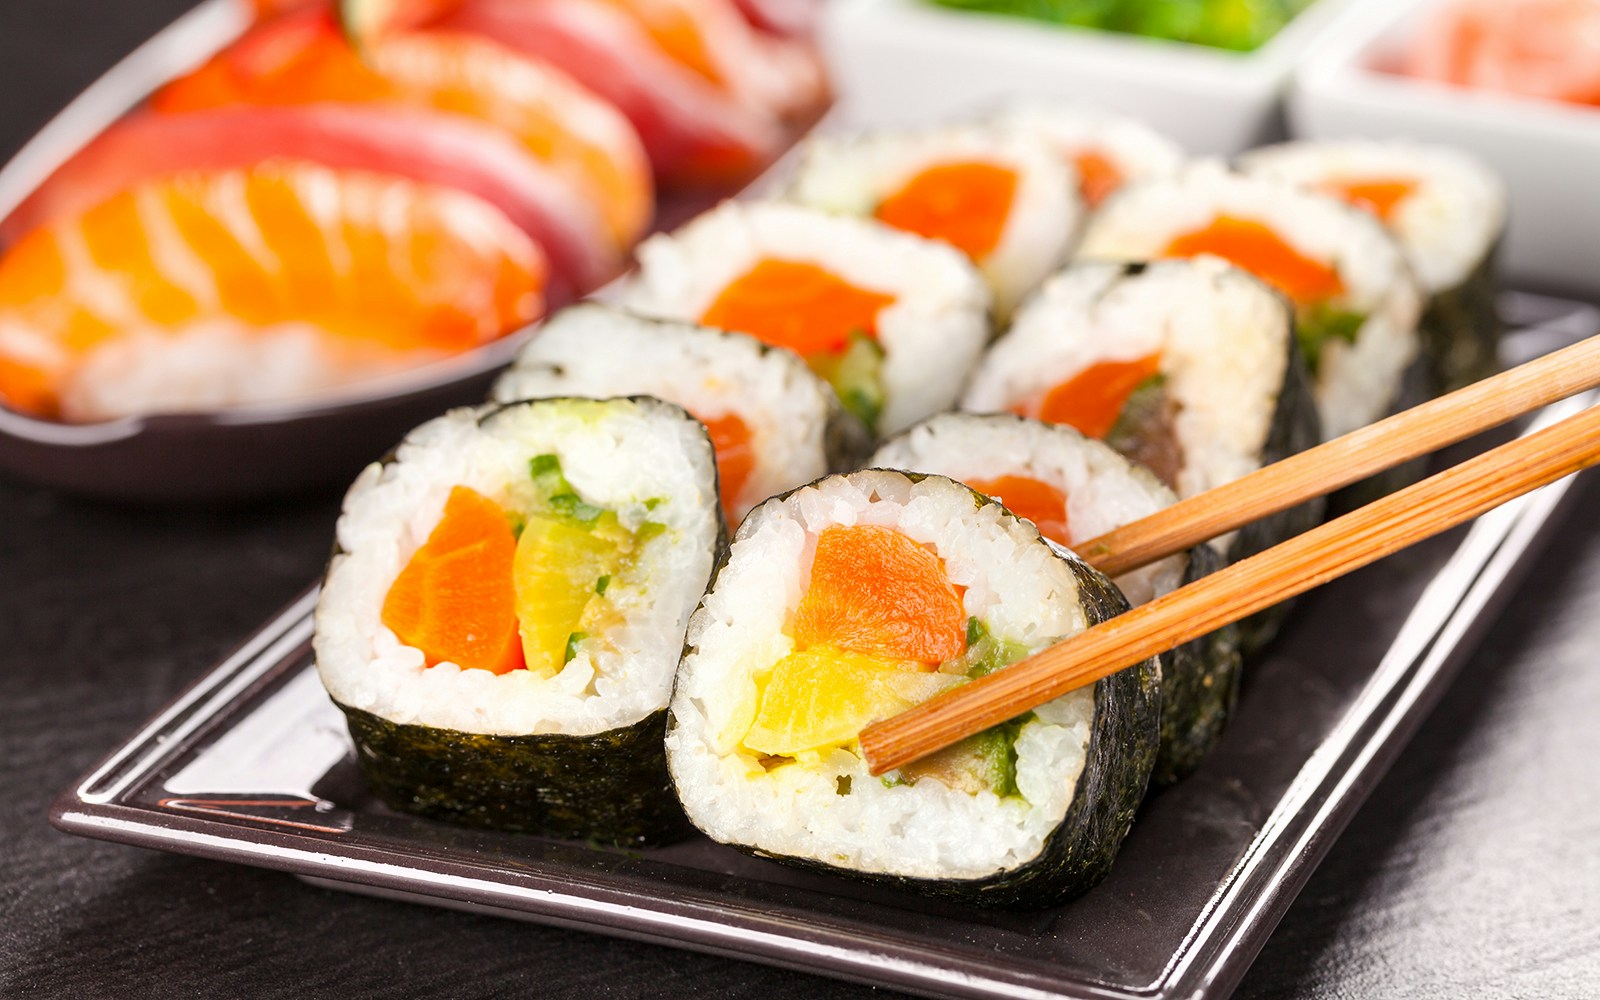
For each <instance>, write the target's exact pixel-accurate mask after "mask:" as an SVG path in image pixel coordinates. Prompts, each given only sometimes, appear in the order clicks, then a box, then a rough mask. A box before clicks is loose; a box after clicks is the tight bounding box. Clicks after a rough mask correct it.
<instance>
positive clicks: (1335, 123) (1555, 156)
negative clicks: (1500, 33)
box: [1289, 0, 1600, 299]
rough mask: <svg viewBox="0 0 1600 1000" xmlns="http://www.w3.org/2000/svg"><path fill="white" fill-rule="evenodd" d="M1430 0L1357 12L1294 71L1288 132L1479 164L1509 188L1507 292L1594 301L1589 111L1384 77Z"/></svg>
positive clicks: (1596, 131)
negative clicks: (1435, 149)
mask: <svg viewBox="0 0 1600 1000" xmlns="http://www.w3.org/2000/svg"><path fill="white" fill-rule="evenodd" d="M1438 2H1439V0H1424V2H1421V3H1417V2H1406V3H1392V4H1389V5H1382V6H1376V7H1367V8H1365V9H1363V10H1362V11H1361V12H1360V13H1359V16H1357V17H1353V18H1351V19H1349V20H1346V21H1344V22H1343V23H1341V24H1339V25H1337V26H1336V29H1335V30H1333V31H1330V33H1329V37H1328V38H1327V39H1326V40H1325V41H1324V42H1323V43H1322V44H1321V45H1319V46H1318V47H1317V50H1316V52H1315V53H1313V54H1312V55H1311V56H1310V57H1309V58H1308V59H1307V60H1306V62H1305V64H1304V65H1303V66H1302V67H1301V68H1300V71H1299V72H1298V74H1296V79H1295V83H1294V87H1293V89H1292V91H1291V93H1290V96H1289V124H1290V130H1291V132H1292V133H1293V134H1294V135H1296V136H1297V137H1304V138H1318V139H1323V138H1337V137H1345V136H1365V137H1368V138H1391V137H1392V138H1410V139H1417V140H1421V141H1426V142H1438V143H1445V144H1448V145H1452V146H1458V147H1460V148H1462V149H1465V150H1468V151H1470V152H1472V153H1474V154H1476V155H1477V156H1479V157H1481V158H1483V160H1484V161H1485V162H1487V163H1488V164H1489V166H1490V167H1492V168H1493V169H1494V170H1495V171H1496V172H1497V173H1499V174H1500V176H1501V177H1503V178H1504V179H1505V181H1506V183H1507V185H1508V186H1509V188H1510V194H1511V206H1510V218H1509V226H1508V229H1507V231H1506V239H1505V244H1504V246H1503V247H1502V255H1503V256H1502V264H1503V267H1504V268H1505V272H1506V275H1507V277H1508V279H1509V280H1510V282H1511V283H1512V284H1515V285H1517V286H1519V287H1525V288H1536V289H1540V290H1545V291H1554V292H1561V293H1564V294H1568V295H1575V296H1581V297H1585V298H1589V299H1594V298H1596V297H1600V109H1595V108H1586V107H1581V106H1577V105H1566V104H1562V103H1560V102H1557V101H1543V100H1537V99H1534V98H1525V97H1517V96H1514V95H1510V94H1499V93H1494V92H1490V91H1481V90H1467V89H1464V88H1460V87H1453V86H1450V85H1447V84H1442V83H1436V82H1433V81H1428V80H1418V79H1414V78H1411V77H1406V76H1400V75H1398V74H1395V73H1389V72H1385V71H1383V70H1382V69H1379V68H1377V67H1381V66H1393V65H1396V64H1397V61H1398V56H1399V53H1400V52H1402V51H1403V50H1404V48H1405V47H1406V45H1407V44H1408V43H1409V41H1410V39H1411V38H1412V37H1413V36H1414V33H1415V31H1416V30H1417V28H1418V26H1419V24H1420V23H1421V21H1422V20H1423V18H1424V17H1425V16H1426V15H1427V13H1428V11H1430V10H1431V9H1432V8H1433V7H1435V6H1436V5H1437V3H1438Z"/></svg>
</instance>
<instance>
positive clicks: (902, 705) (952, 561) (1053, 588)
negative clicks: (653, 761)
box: [666, 470, 1160, 907]
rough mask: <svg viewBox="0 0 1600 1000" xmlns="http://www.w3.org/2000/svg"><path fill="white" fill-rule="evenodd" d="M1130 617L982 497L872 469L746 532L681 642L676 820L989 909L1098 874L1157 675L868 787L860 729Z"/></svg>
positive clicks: (799, 493) (783, 504)
mask: <svg viewBox="0 0 1600 1000" xmlns="http://www.w3.org/2000/svg"><path fill="white" fill-rule="evenodd" d="M1126 607H1127V604H1126V602H1125V601H1124V599H1123V597H1122V595H1121V594H1120V593H1119V592H1118V591H1117V589H1116V587H1115V586H1114V585H1113V584H1111V583H1110V581H1108V580H1106V579H1105V577H1103V576H1101V575H1100V574H1099V573H1097V572H1095V571H1094V570H1092V569H1090V568H1089V567H1088V566H1087V565H1086V564H1084V563H1082V562H1081V561H1079V560H1078V559H1077V558H1076V557H1073V556H1071V555H1070V554H1067V553H1062V552H1057V551H1056V550H1054V549H1052V548H1051V547H1050V545H1049V544H1048V543H1047V542H1045V541H1044V540H1043V539H1042V538H1041V537H1040V536H1039V533H1038V531H1036V530H1035V529H1034V527H1033V526H1032V525H1031V524H1029V523H1028V522H1026V521H1023V520H1020V519H1019V518H1017V517H1015V516H1013V515H1012V514H1010V513H1009V512H1007V511H1006V510H1005V508H1004V507H1002V506H1000V505H999V504H997V503H995V502H993V501H992V500H990V499H989V498H988V497H985V496H982V495H981V494H978V493H975V492H973V491H972V490H970V489H968V488H967V487H965V486H962V485H960V484H959V483H955V482H953V481H951V480H949V479H945V478H943V477H940V476H920V475H916V474H910V473H903V472H895V471H886V470H868V471H864V472H855V473H850V474H847V475H843V476H831V477H829V478H826V479H822V480H819V481H817V482H816V483H813V484H811V485H809V486H805V487H802V488H800V489H799V490H796V491H794V492H793V493H790V494H788V495H787V496H783V497H775V498H773V499H771V500H768V501H767V502H766V503H764V504H762V505H761V506H759V507H757V508H756V509H755V510H754V511H752V512H751V513H750V516H749V517H747V518H746V519H745V521H744V524H742V525H741V526H740V528H739V532H738V535H737V537H736V538H735V539H734V542H733V546H732V549H731V551H730V554H729V556H728V559H727V561H726V563H724V564H723V565H722V567H721V568H720V569H719V570H718V573H717V576H716V579H715V582H714V584H713V586H712V588H711V590H710V591H709V592H708V593H707V594H706V596H705V599H704V600H703V601H702V603H701V606H700V608H699V610H697V611H696V612H695V615H694V617H693V619H691V622H690V626H689V635H688V639H687V644H686V646H685V652H684V657H683V662H682V663H681V664H680V666H679V669H678V678H677V682H676V684H675V686H674V689H673V697H672V706H671V717H670V721H669V723H668V730H667V743H666V745H667V761H668V765H669V767H670V769H671V773H672V779H673V783H674V785H675V787H676V788H677V791H678V796H679V798H680V800H681V801H682V802H683V805H684V809H685V811H686V813H687V814H688V816H689V818H690V820H691V821H692V822H693V823H694V824H695V825H696V826H697V827H699V828H700V829H701V830H702V831H703V832H704V833H705V834H706V835H707V836H709V837H710V838H711V839H713V840H716V841H718V842H721V843H724V844H729V845H732V846H734V847H736V848H738V849H740V850H743V851H746V852H748V853H751V854H755V855H758V856H760V857H765V858H772V859H776V860H780V861H784V862H788V863H792V864H796V865H800V866H802V867H808V868H812V869H819V870H822V871H826V872H831V873H837V874H843V875H848V876H850V877H852V878H857V879H861V880H865V881H868V882H874V883H879V884H887V885H892V886H897V887H902V888H907V889H913V890H918V891H922V892H926V893H930V894H934V895H938V896H944V897H947V898H953V899H956V900H960V901H964V902H970V903H978V904H986V905H992V906H1019V907H1037V906H1050V905H1054V904H1056V903H1059V902H1061V901H1063V900H1065V899H1067V898H1070V897H1071V896H1074V895H1076V894H1078V893H1080V892H1083V891H1084V890H1085V889H1087V888H1089V887H1090V886H1092V885H1093V884H1095V883H1096V882H1097V881H1099V880H1100V879H1101V878H1102V877H1103V876H1104V875H1105V873H1106V871H1107V870H1108V869H1109V868H1110V866H1111V862H1112V860H1113V858H1114V857H1115V855H1116V852H1117V848H1118V845H1119V844H1120V843H1121V841H1122V838H1123V836H1124V835H1125V834H1126V833H1127V831H1128V827H1129V824H1130V823H1131V822H1132V819H1133V814H1134V810H1135V809H1136V808H1137V807H1138V804H1139V801H1140V799H1141V797H1142V796H1143V794H1144V790H1145V786H1146V783H1147V781H1148V778H1149V775H1150V768H1151V764H1152V762H1153V761H1154V759H1155V752H1156V743H1157V739H1158V735H1159V719H1158V716H1159V712H1160V690H1159V686H1158V679H1157V668H1156V665H1155V662H1154V661H1153V660H1147V661H1145V662H1144V663H1142V664H1140V665H1138V666H1136V667H1133V668H1130V669H1128V670H1125V671H1122V672H1120V673H1118V674H1115V675H1113V676H1112V677H1110V678H1107V679H1106V680H1103V681H1101V682H1099V683H1098V684H1095V685H1093V686H1091V687H1086V688H1082V689H1080V690H1077V691H1074V692H1071V693H1069V694H1067V695H1064V696H1062V697H1061V698H1058V699H1056V700H1054V701H1051V702H1049V703H1047V704H1045V705H1043V706H1041V707H1039V708H1038V709H1036V710H1034V711H1033V712H1030V713H1027V714H1026V715H1024V716H1021V717H1019V718H1017V719H1014V720H1012V721H1010V722H1008V723H1005V724H1003V725H1001V726H998V727H995V728H994V729H991V730H988V731H986V732H984V733H982V734H980V735H978V736H975V737H972V738H970V739H968V740H966V741H963V742H962V743H958V744H956V745H955V746H954V747H952V748H950V749H948V750H945V751H941V752H940V753H938V754H935V755H932V756H930V757H929V758H926V759H925V760H923V761H920V762H918V763H916V764H913V765H910V766H908V767H906V768H902V769H900V770H898V771H894V772H890V773H889V774H887V775H884V776H883V777H873V776H871V775H870V774H869V773H868V772H867V766H866V763H865V762H864V761H863V760H862V758H861V756H860V753H859V747H858V745H857V743H856V737H857V734H858V733H859V732H860V730H861V729H862V727H864V726H865V725H867V724H868V723H870V722H872V721H874V720H876V719H881V718H885V717H888V716H891V715H894V714H896V713H898V712H900V711H902V710H904V709H906V708H909V707H911V706H913V705H915V704H917V703H919V702H922V701H924V700H926V699H927V698H930V697H932V696H934V695H936V694H938V693H940V692H943V691H946V690H949V689H950V688H953V687H956V686H958V685H960V684H962V683H964V682H965V681H966V680H967V679H968V678H970V677H975V676H979V675H981V674H984V673H988V672H990V671H993V670H999V669H1004V668H1005V667H1006V666H1007V665H1009V664H1011V663H1014V662H1016V661H1017V660H1020V659H1022V658H1024V657H1025V656H1027V655H1029V654H1030V653H1033V652H1035V651H1037V650H1039V649H1042V648H1044V647H1045V646H1047V645H1050V644H1051V643H1053V642H1056V641H1058V640H1060V639H1062V638H1065V637H1066V636H1069V635H1072V634H1075V633H1077V632H1079V631H1081V630H1083V629H1085V628H1088V627H1089V626H1091V625H1093V624H1095V623H1097V622H1099V621H1102V620H1104V619H1106V618H1108V617H1110V616H1112V615H1115V614H1117V613H1119V612H1121V611H1123V610H1125V609H1126Z"/></svg>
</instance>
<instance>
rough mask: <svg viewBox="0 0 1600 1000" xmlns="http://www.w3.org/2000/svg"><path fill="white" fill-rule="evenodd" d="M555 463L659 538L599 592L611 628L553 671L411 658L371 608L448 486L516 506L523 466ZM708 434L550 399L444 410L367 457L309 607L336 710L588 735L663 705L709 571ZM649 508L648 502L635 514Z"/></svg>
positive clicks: (432, 521)
mask: <svg viewBox="0 0 1600 1000" xmlns="http://www.w3.org/2000/svg"><path fill="white" fill-rule="evenodd" d="M545 454H555V455H558V456H559V457H560V459H561V466H562V472H563V474H564V475H565V476H566V478H567V480H568V481H569V482H570V483H571V484H572V485H573V487H574V488H576V489H577V491H578V492H579V494H580V495H581V496H582V497H583V498H584V499H585V500H586V501H587V502H590V503H593V504H596V505H600V506H604V507H607V508H609V509H612V510H615V511H616V512H617V515H618V519H619V520H620V522H621V523H622V525H623V526H624V527H626V528H628V529H629V530H637V529H638V528H639V527H640V525H641V524H643V523H644V522H645V521H646V520H649V521H652V522H655V523H659V524H663V525H665V527H666V530H665V531H664V532H662V534H661V535H659V536H658V537H657V538H655V539H653V540H651V541H650V542H649V543H647V544H645V545H644V546H643V547H642V549H641V550H640V551H639V553H638V556H637V559H638V562H637V567H636V569H635V570H634V571H632V572H631V573H629V574H628V575H627V576H625V577H623V578H621V579H618V580H614V581H612V584H611V586H610V587H608V588H607V590H606V597H607V598H608V599H609V600H611V601H612V602H613V604H614V605H615V606H616V608H617V609H618V611H619V612H620V613H621V614H620V617H621V619H622V621H623V624H621V625H619V626H616V627H614V628H612V629H611V630H609V631H608V632H607V633H606V635H605V638H606V639H607V640H608V642H607V643H596V642H587V643H583V644H581V645H580V646H579V649H578V654H577V655H576V656H574V657H573V659H572V660H570V661H569V662H568V663H567V664H566V666H565V667H564V668H563V669H562V670H561V671H560V672H559V673H557V674H555V675H554V676H552V677H543V676H540V675H539V674H536V673H534V672H532V671H529V670H513V671H510V672H509V673H506V674H502V675H499V676H496V675H495V674H493V673H491V672H489V671H487V670H476V669H468V670H463V669H461V668H459V667H457V666H456V665H455V664H453V663H449V662H445V663H440V664H438V665H436V666H433V667H427V666H425V664H424V658H423V653H422V651H421V650H420V649H417V648H415V647H412V646H406V645H404V644H402V643H401V642H400V640H399V639H398V638H397V637H396V636H395V634H394V633H393V632H392V631H390V630H389V629H388V628H387V627H386V626H384V625H383V624H382V620H381V619H382V610H383V603H384V599H385V597H386V596H387V594H388V592H389V588H390V587H391V586H392V585H393V583H394V581H395V578H396V577H397V576H398V575H399V574H400V571H401V569H402V568H404V567H405V565H406V563H407V562H408V561H409V560H410V558H411V556H412V554H413V553H414V552H415V551H416V550H417V549H418V548H419V547H420V546H421V545H422V544H423V543H424V542H425V541H426V540H427V538H428V535H429V533H430V532H432V530H433V528H434V527H435V525H436V524H437V523H438V521H439V517H440V513H441V511H442V510H443V509H444V504H445V500H446V499H447V498H448V496H449V494H450V491H451V489H452V487H455V486H458V485H459V486H468V487H471V488H472V489H474V490H477V491H478V492H480V493H483V494H484V495H486V496H489V497H491V498H495V499H497V500H500V501H502V502H504V503H505V504H506V505H507V507H508V509H510V510H516V509H519V506H520V505H519V502H518V500H519V497H521V498H522V501H523V502H524V503H526V502H527V501H529V500H531V496H530V495H529V494H531V491H532V489H533V486H532V482H531V479H530V477H529V461H530V460H531V459H532V458H533V457H535V456H538V455H545ZM712 463H713V459H712V454H711V446H710V443H709V442H708V441H707V440H706V437H705V430H704V428H702V427H701V425H700V424H699V423H697V422H696V421H694V420H692V419H691V418H689V417H688V416H687V415H686V414H684V413H683V411H682V410H679V409H678V408H677V407H674V406H671V405H669V404H666V403H662V402H658V401H656V400H649V399H643V400H622V399H619V400H608V401H605V402H599V401H593V400H551V401H545V402H539V403H532V404H517V405H513V406H509V407H505V408H503V409H502V408H499V407H495V406H485V407H479V408H476V409H459V410H452V411H450V412H449V413H447V414H445V415H444V416H442V417H439V418H437V419H435V420H431V421H429V422H428V423H425V424H423V425H422V426H421V427H418V428H417V429H416V430H414V431H412V432H411V434H409V435H407V437H406V439H405V441H404V442H402V443H401V445H400V447H399V449H398V451H397V453H396V455H395V460H394V461H392V462H389V463H385V464H373V465H371V466H368V467H367V469H366V470H365V471H364V472H362V474H361V475H360V476H359V477H358V478H357V479H356V481H355V484H354V485H352V486H351V488H350V491H349V493H348V494H347V495H346V497H345V502H344V512H343V513H342V514H341V515H340V518H339V524H338V533H337V538H338V547H339V554H337V555H336V556H335V557H334V559H333V562H332V564H331V565H330V567H329V571H328V576H327V580H326V582H325V583H324V585H323V590H322V594H321V596H320V597H319V598H318V601H317V610H316V637H315V640H314V648H315V651H316V660H317V670H318V672H319V673H320V674H321V676H322V682H323V684H324V685H325V686H326V687H327V689H328V693H329V694H330V695H331V696H332V697H333V699H334V701H336V702H338V703H339V704H341V705H344V706H347V707H350V708H357V709H361V710H362V711H366V712H370V713H372V714H374V715H377V716H380V717H382V718H384V719H387V720H389V721H390V722H395V723H400V724H416V725H425V726H433V727H437V728H443V729H454V730H459V731H463V732H471V733H486V734H493V735H517V734H529V733H563V734H569V735H586V734H592V733H598V732H603V731H605V730H608V729H614V728H617V727H620V726H627V725H631V724H633V723H635V722H638V721H639V720H641V719H643V718H645V717H646V716H648V715H649V714H650V713H652V712H655V711H657V710H659V709H661V708H662V707H664V706H665V705H666V702H667V696H668V692H669V690H670V688H671V684H672V673H673V669H674V667H675V666H676V665H677V660H678V653H679V650H680V649H681V647H682V638H683V632H684V627H685V625H686V623H687V622H688V618H689V613H690V612H691V611H692V610H693V608H694V605H695V602H696V600H697V599H698V598H699V596H700V594H701V592H702V591H703V589H704V587H705V584H706V581H707V579H708V578H709V576H710V573H711V568H712V559H713V553H714V551H715V549H716V538H717V532H718V521H717V517H716V513H715V510H716V504H717V498H716V496H715V495H714V493H713V488H712V483H713V482H714V476H713V465H712ZM648 501H660V502H658V503H654V504H653V505H651V506H650V507H649V508H648V509H647V507H646V504H647V502H648Z"/></svg>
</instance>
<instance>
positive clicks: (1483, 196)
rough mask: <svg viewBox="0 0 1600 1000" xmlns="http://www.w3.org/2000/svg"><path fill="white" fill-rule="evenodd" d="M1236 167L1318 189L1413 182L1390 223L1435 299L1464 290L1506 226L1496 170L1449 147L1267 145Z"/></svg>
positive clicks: (1362, 142)
mask: <svg viewBox="0 0 1600 1000" xmlns="http://www.w3.org/2000/svg"><path fill="white" fill-rule="evenodd" d="M1239 166H1240V168H1241V169H1243V170H1245V171H1246V172H1248V173H1256V174H1262V175H1265V176H1270V177H1275V178H1278V179H1280V180H1284V181H1288V182H1289V183H1291V184H1297V185H1300V186H1303V187H1308V188H1312V189H1317V188H1320V187H1323V186H1325V185H1327V184H1330V183H1348V182H1351V181H1363V180H1368V181H1391V180H1399V181H1412V182H1414V183H1415V184H1416V188H1415V190H1414V191H1412V193H1411V194H1410V195H1408V196H1406V197H1405V198H1404V199H1403V200H1402V201H1401V202H1400V203H1399V204H1398V205H1396V206H1395V209H1394V211H1393V213H1392V214H1391V215H1390V217H1389V218H1388V219H1387V220H1385V222H1386V224H1387V225H1388V227H1389V229H1390V231H1391V232H1393V233H1394V234H1395V236H1396V237H1398V238H1399V240H1400V244H1401V246H1402V247H1404V249H1405V251H1406V257H1407V258H1408V259H1409V260H1410V262H1411V267H1412V270H1413V271H1414V272H1415V273H1416V276H1417V279H1418V280H1419V281H1420V282H1422V287H1423V288H1424V289H1426V290H1427V291H1428V292H1429V293H1430V294H1433V293H1437V292H1442V291H1447V290H1449V289H1451V288H1454V287H1455V286H1457V285H1459V284H1461V282H1462V281H1463V280H1465V279H1466V278H1467V276H1468V275H1469V274H1470V273H1471V272H1472V270H1473V269H1474V268H1476V267H1477V266H1478V264H1479V263H1480V262H1481V261H1482V260H1483V259H1484V258H1485V257H1486V256H1488V254H1489V253H1490V251H1491V250H1493V248H1494V244H1495V242H1496V241H1497V240H1498V239H1499V238H1500V234H1501V233H1502V232H1503V231H1504V230H1505V226H1506V188H1505V182H1504V181H1502V180H1501V179H1500V178H1499V177H1498V176H1497V175H1496V174H1495V173H1494V172H1493V171H1492V170H1490V169H1489V168H1488V167H1487V166H1485V165H1484V164H1483V163H1482V162H1481V161H1479V160H1477V159H1475V158H1474V157H1472V156H1471V155H1469V154H1468V153H1466V152H1464V151H1462V150H1460V149H1455V148H1453V147H1447V146H1433V145H1427V144H1424V143H1416V142H1406V141H1401V140H1389V141H1378V140H1371V139H1330V140H1325V141H1320V142H1288V143H1283V144H1281V145H1276V146H1263V147H1261V148H1260V149H1254V150H1251V151H1250V152H1248V153H1246V154H1245V155H1244V156H1243V157H1241V158H1240V159H1239Z"/></svg>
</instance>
